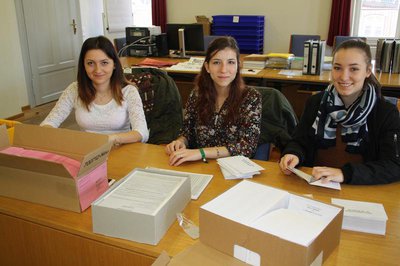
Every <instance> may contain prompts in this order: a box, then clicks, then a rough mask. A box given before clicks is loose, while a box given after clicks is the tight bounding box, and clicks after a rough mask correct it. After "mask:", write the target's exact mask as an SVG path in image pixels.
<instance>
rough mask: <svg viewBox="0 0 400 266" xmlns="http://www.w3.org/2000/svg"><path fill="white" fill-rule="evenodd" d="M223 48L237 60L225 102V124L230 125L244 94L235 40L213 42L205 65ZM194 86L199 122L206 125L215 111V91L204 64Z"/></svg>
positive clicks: (224, 38) (224, 39) (236, 115)
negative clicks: (196, 93)
mask: <svg viewBox="0 0 400 266" xmlns="http://www.w3.org/2000/svg"><path fill="white" fill-rule="evenodd" d="M225 48H229V49H232V50H233V51H234V52H235V53H236V60H237V73H236V77H235V78H234V80H233V81H232V82H231V84H230V90H229V96H228V98H227V100H226V101H227V103H228V114H227V118H226V123H230V122H234V121H235V120H236V118H237V117H238V113H239V106H240V104H241V102H242V99H243V95H244V92H245V85H244V81H243V78H242V76H241V75H240V50H239V47H238V45H237V43H236V40H235V39H234V38H232V37H221V38H217V39H215V40H213V41H212V42H211V43H210V45H209V46H208V49H207V52H206V57H205V63H209V62H210V60H211V58H212V57H213V56H214V55H215V54H216V53H218V52H219V51H221V50H224V49H225ZM195 84H196V88H197V92H198V101H197V110H198V115H199V120H200V123H201V124H207V123H209V121H210V119H211V117H212V115H213V113H214V111H215V104H216V97H217V91H216V89H215V86H214V82H213V80H212V78H211V75H210V74H209V73H208V72H207V70H206V68H205V66H204V64H203V66H202V68H201V71H200V74H199V75H198V76H197V77H196V80H195Z"/></svg>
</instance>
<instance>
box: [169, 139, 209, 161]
mask: <svg viewBox="0 0 400 266" xmlns="http://www.w3.org/2000/svg"><path fill="white" fill-rule="evenodd" d="M171 144H172V143H171ZM200 159H201V153H200V151H199V150H198V149H195V150H190V149H186V148H182V149H179V150H177V151H174V152H172V153H171V154H170V155H169V165H173V166H178V165H180V164H181V163H183V162H187V161H197V160H200Z"/></svg>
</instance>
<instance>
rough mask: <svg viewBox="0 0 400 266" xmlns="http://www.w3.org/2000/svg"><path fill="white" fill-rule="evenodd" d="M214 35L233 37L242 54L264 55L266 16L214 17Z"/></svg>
mask: <svg viewBox="0 0 400 266" xmlns="http://www.w3.org/2000/svg"><path fill="white" fill-rule="evenodd" d="M212 34H213V35H222V36H232V37H233V38H235V39H236V41H237V42H238V45H239V48H240V52H241V53H248V54H251V53H260V54H262V53H263V50H264V16H247V15H245V16H242V15H218V16H213V24H212Z"/></svg>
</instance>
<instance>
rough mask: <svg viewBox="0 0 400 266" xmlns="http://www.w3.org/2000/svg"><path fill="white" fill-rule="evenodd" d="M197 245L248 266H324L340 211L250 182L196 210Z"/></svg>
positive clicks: (336, 233)
mask: <svg viewBox="0 0 400 266" xmlns="http://www.w3.org/2000/svg"><path fill="white" fill-rule="evenodd" d="M199 215H200V216H199V218H200V241H201V242H202V243H203V244H205V245H208V246H210V247H212V248H215V249H216V250H218V251H221V252H223V253H225V254H228V255H230V256H233V257H236V258H238V259H240V260H242V261H244V262H246V263H249V264H252V265H290V266H291V265H307V266H308V265H322V262H323V261H325V259H326V258H327V257H328V256H329V255H330V253H332V251H333V250H334V249H335V248H336V246H337V245H338V244H339V241H340V232H341V225H342V218H343V209H342V208H341V207H337V206H333V205H330V204H326V203H323V202H319V201H316V200H313V199H309V198H306V197H301V196H298V195H295V194H291V193H289V192H287V191H284V190H280V189H275V188H272V187H268V186H265V185H261V184H257V183H255V182H251V181H247V180H245V181H242V182H241V183H239V184H237V185H236V186H234V187H232V188H231V189H229V190H228V191H226V192H224V193H223V194H221V195H220V196H218V197H217V198H215V199H213V200H211V201H210V202H208V203H206V204H205V205H203V206H202V207H201V208H200V214H199Z"/></svg>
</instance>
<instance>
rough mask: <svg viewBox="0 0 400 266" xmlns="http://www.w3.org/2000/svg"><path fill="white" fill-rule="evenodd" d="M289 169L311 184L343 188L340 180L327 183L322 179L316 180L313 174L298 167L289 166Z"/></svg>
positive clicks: (337, 188)
mask: <svg viewBox="0 0 400 266" xmlns="http://www.w3.org/2000/svg"><path fill="white" fill-rule="evenodd" d="M288 170H289V171H291V172H292V173H294V174H296V175H297V176H298V177H301V178H302V179H304V180H306V181H307V183H309V184H310V185H313V186H318V187H326V188H331V189H336V190H341V186H340V183H338V182H332V181H329V182H327V183H324V182H322V179H319V180H316V179H315V178H314V177H313V176H312V175H309V174H307V173H304V172H303V171H301V170H299V169H297V168H293V167H289V168H288Z"/></svg>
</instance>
